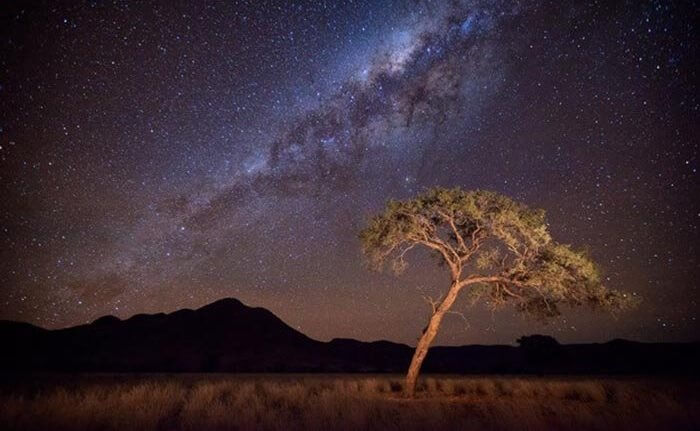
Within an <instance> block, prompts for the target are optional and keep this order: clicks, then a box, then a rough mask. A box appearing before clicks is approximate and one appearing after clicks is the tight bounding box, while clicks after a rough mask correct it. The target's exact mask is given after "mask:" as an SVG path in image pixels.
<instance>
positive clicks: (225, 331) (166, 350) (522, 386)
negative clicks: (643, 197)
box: [0, 298, 700, 430]
mask: <svg viewBox="0 0 700 431" xmlns="http://www.w3.org/2000/svg"><path fill="white" fill-rule="evenodd" d="M0 340H2V342H3V344H4V345H6V346H12V348H11V349H9V350H6V351H5V352H4V353H3V356H2V363H0V366H1V367H2V370H3V372H4V374H3V376H2V379H3V380H2V385H1V386H0V401H1V403H0V405H1V407H0V421H2V423H4V424H7V425H9V426H5V427H3V429H7V430H15V429H17V430H45V429H53V430H120V429H141V430H201V429H207V430H209V429H212V430H232V429H240V430H246V429H261V430H276V429H285V430H325V429H329V428H332V429H339V430H355V429H368V430H369V429H371V430H374V429H390V430H391V429H394V430H414V429H415V430H418V429H435V430H443V429H444V430H453V429H469V430H504V429H560V430H579V429H591V430H598V429H600V430H604V429H621V430H624V429H630V430H654V429H676V430H691V429H697V427H698V426H699V425H700V379H698V374H697V364H698V363H700V344H699V343H675V344H674V343H638V342H632V341H625V340H613V341H610V342H607V343H601V344H571V345H561V344H559V343H557V342H556V340H555V339H554V338H552V337H548V336H543V335H532V336H526V337H522V338H521V339H520V340H519V343H520V344H519V346H517V347H515V346H510V345H500V346H499V345H491V346H460V347H433V348H432V349H431V350H430V353H429V355H428V358H427V360H426V362H425V364H424V372H425V374H424V377H422V378H421V380H420V381H419V385H418V388H417V395H416V397H414V398H412V399H407V398H405V397H404V396H403V393H402V391H403V388H404V384H405V382H404V377H403V375H401V374H402V373H403V372H405V370H406V368H407V367H408V364H409V362H410V359H411V355H412V353H413V350H414V349H413V348H411V347H409V346H407V345H404V344H398V343H392V342H388V341H377V342H371V343H370V342H362V341H357V340H351V339H334V340H331V341H330V342H320V341H316V340H313V339H311V338H309V337H307V336H305V335H304V334H302V333H300V332H298V331H295V330H294V329H292V328H291V327H289V326H288V325H286V324H285V323H284V322H283V321H282V320H280V319H278V318H277V317H276V316H275V315H274V314H272V313H271V312H269V311H268V310H265V309H264V308H251V307H248V306H246V305H244V304H242V303H241V302H239V301H238V300H236V299H231V298H230V299H223V300H220V301H217V302H215V303H212V304H209V305H207V306H205V307H202V308H200V309H197V310H179V311H176V312H174V313H170V314H156V315H136V316H133V317H131V318H129V319H126V320H120V319H118V318H116V317H114V316H106V317H102V318H100V319H97V320H96V321H95V322H93V323H91V324H89V325H82V326H77V327H73V328H66V329H61V330H53V331H48V330H45V329H41V328H38V327H35V326H32V325H29V324H25V323H19V322H8V321H3V322H2V323H1V324H0ZM300 373H301V374H300Z"/></svg>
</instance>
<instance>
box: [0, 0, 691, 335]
mask: <svg viewBox="0 0 700 431" xmlns="http://www.w3.org/2000/svg"><path fill="white" fill-rule="evenodd" d="M156 3H157V4H156ZM4 8H5V10H3V11H2V14H1V18H2V25H1V26H0V27H2V30H0V32H1V33H0V34H1V36H2V39H1V40H2V48H1V49H2V50H1V51H0V53H1V56H0V61H1V65H2V70H1V73H0V98H1V99H2V106H1V107H0V109H1V110H0V146H1V147H2V148H1V149H0V168H1V170H0V181H1V184H2V189H1V190H2V196H3V197H2V207H1V210H2V211H1V212H0V224H1V227H2V232H0V233H1V234H2V250H1V251H0V253H1V257H2V262H1V263H0V282H1V283H2V285H1V286H2V287H1V289H2V290H1V291H0V295H1V296H0V301H1V302H0V317H2V318H6V319H17V320H24V321H29V322H32V323H35V324H38V325H41V326H45V327H51V328H55V327H63V326H67V325H74V324H80V323H85V322H89V321H91V320H93V319H95V318H97V317H99V316H101V315H104V314H114V315H117V316H119V317H122V318H124V317H128V316H130V315H132V314H135V313H142V312H160V311H172V310H175V309H177V308H182V307H189V308H194V307H198V306H201V305H203V304H205V303H208V302H210V301H213V300H215V299H218V298H221V297H228V296H233V297H237V298H239V299H241V300H242V301H244V302H246V303H248V304H249V305H255V306H263V307H266V308H269V309H270V310H272V311H273V312H274V313H276V314H277V315H279V316H280V317H282V318H283V319H284V320H285V321H287V322H288V323H289V324H290V325H292V326H294V327H296V328H298V329H299V330H301V331H303V332H305V333H306V334H308V335H310V336H312V337H315V338H319V339H330V338H333V337H355V338H360V339H365V340H369V339H380V338H384V339H391V340H395V341H401V342H407V343H413V342H414V341H415V338H416V336H417V335H418V334H419V333H420V329H421V328H422V327H423V324H424V320H425V318H426V316H427V312H428V307H427V305H426V304H425V303H424V301H423V300H422V296H423V295H424V294H433V295H434V294H437V293H438V292H439V290H440V288H441V287H443V285H444V284H445V278H446V275H444V274H442V271H441V269H440V268H438V267H436V266H435V265H434V262H432V261H430V260H426V259H425V256H423V255H421V254H416V255H415V256H414V260H413V263H414V265H413V266H412V267H411V269H410V270H409V271H408V272H407V273H405V274H404V275H402V276H401V277H400V278H395V277H392V276H389V275H386V274H376V273H372V272H370V271H369V270H368V269H367V268H366V267H365V266H364V265H363V260H362V256H361V255H360V250H359V243H358V240H357V233H358V231H359V230H360V229H361V228H362V226H363V223H364V222H365V221H366V220H367V217H368V216H370V215H371V214H373V213H374V212H376V211H378V210H379V209H380V208H381V206H382V204H383V202H385V201H386V199H388V198H405V197H409V196H412V195H414V194H415V193H417V192H419V191H421V190H423V189H424V188H425V187H430V186H434V185H444V186H461V187H464V188H485V189H491V190H496V191H499V192H501V193H505V194H507V195H510V196H513V197H514V198H516V199H519V200H522V201H524V202H526V203H528V204H530V205H532V206H537V207H542V208H544V209H546V210H547V212H548V217H549V221H550V225H551V230H552V232H553V233H554V235H555V236H556V237H557V239H559V240H561V241H563V242H567V243H572V244H574V245H577V246H580V247H586V248H587V249H588V250H589V251H590V253H591V255H592V256H593V257H594V258H595V259H596V260H597V261H598V262H599V263H600V264H601V266H602V268H603V271H604V273H605V276H606V279H607V280H606V282H607V284H608V285H610V286H611V287H615V288H619V289H621V290H626V291H628V292H630V293H632V294H634V295H638V296H641V297H642V298H643V302H642V305H641V306H640V307H639V308H638V309H637V310H635V311H633V312H631V313H628V314H626V315H624V316H619V317H618V318H617V319H615V318H614V317H612V316H608V315H603V314H593V313H590V312H588V311H586V310H577V311H572V312H569V313H567V314H566V315H565V317H564V318H563V319H561V320H559V321H556V322H553V323H552V324H550V325H548V326H544V327H543V326H540V325H539V324H538V323H536V322H529V321H525V320H523V319H522V318H520V317H519V316H513V315H512V313H511V312H510V311H508V310H506V311H504V312H497V313H495V314H493V313H492V312H490V311H488V310H487V309H485V308H480V307H475V308H470V309H466V304H465V310H464V311H465V317H466V321H465V320H463V319H461V318H458V317H455V318H454V319H452V320H451V321H449V322H447V323H446V326H445V330H444V333H443V334H442V335H441V338H440V339H439V340H438V341H439V342H441V343H445V344H463V343H499V342H505V343H510V342H512V341H513V340H514V339H515V338H516V337H518V336H520V335H522V334H527V333H533V332H541V333H548V334H552V335H554V336H556V337H557V338H559V339H561V340H563V341H600V340H607V339H610V338H615V337H626V338H633V339H639V340H689V339H695V337H696V334H697V331H698V329H699V327H700V325H699V324H698V322H697V317H698V302H697V301H698V286H697V282H698V275H699V271H698V267H699V262H698V259H697V254H698V243H699V241H698V239H699V238H698V221H699V220H700V204H699V203H698V200H697V198H696V197H695V195H694V194H696V193H697V192H696V190H697V189H698V180H697V170H696V168H697V155H698V143H697V138H698V124H699V121H698V120H699V118H698V110H699V105H698V97H697V96H698V92H697V79H696V74H697V72H696V70H697V66H698V65H697V60H696V59H697V58H698V55H697V54H698V52H697V43H696V39H697V38H696V35H695V33H696V24H695V23H694V22H693V20H692V16H694V15H697V5H694V4H692V3H688V4H680V2H679V3H678V4H674V3H665V2H590V3H586V4H583V3H581V2H558V1H557V2H555V1H553V2H523V3H517V2H506V1H503V2H487V1H483V2H480V1H457V0H455V1H451V2H447V1H446V2H430V1H423V2H419V1H411V2H398V1H394V2H379V1H376V2H371V1H356V2H337V3H333V2H308V3H305V2H297V3H291V2H289V3H287V2H281V1H280V2H276V1H271V2H266V1H255V2H230V3H226V4H214V3H210V4H205V3H204V2H202V3H201V4H197V5H190V6H187V7H183V6H177V7H176V6H174V5H172V4H171V2H167V1H163V2H154V4H151V5H145V4H137V3H130V2H118V1H117V2H113V3H109V4H107V3H104V4H103V3H102V2H87V3H83V2H74V3H73V2H67V3H64V4H63V5H57V4H54V3H53V2H46V3H45V4H43V5H36V4H33V5H31V6H29V5H27V6H22V5H13V6H4Z"/></svg>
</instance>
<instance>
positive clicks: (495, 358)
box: [0, 298, 700, 377]
mask: <svg viewBox="0 0 700 431" xmlns="http://www.w3.org/2000/svg"><path fill="white" fill-rule="evenodd" d="M0 339H1V340H2V342H3V345H5V346H12V347H11V348H10V349H7V350H5V352H4V353H3V354H2V358H1V361H2V362H0V367H2V369H3V370H13V371H17V372H37V371H41V372H47V371H50V372H139V373H144V372H185V373H192V372H236V373H270V372H272V373H276V372H293V373H299V372H303V373H402V372H405V370H406V369H407V368H408V364H409V362H410V360H411V355H412V354H413V350H414V348H412V347H409V346H407V345H405V344H398V343H392V342H390V341H375V342H362V341H357V340H352V339H333V340H331V341H330V342H321V341H317V340H313V339H311V338H309V337H307V336H306V335H304V334H302V333H300V332H298V331H296V330H294V329H293V328H291V327H290V326H288V325H287V324H285V323H284V322H283V321H282V320H280V319H279V318H277V317H276V316H275V315H274V314H272V313H271V312H270V311H268V310H266V309H264V308H252V307H248V306H246V305H244V304H242V303H241V302H240V301H238V300H236V299H233V298H229V299H222V300H219V301H216V302H214V303H212V304H209V305H207V306H204V307H202V308H200V309H197V310H189V309H184V310H178V311H176V312H173V313H170V314H162V313H161V314H155V315H146V314H140V315H136V316H132V317H130V318H128V319H126V320H120V319H118V318H116V317H114V316H105V317H101V318H99V319H97V320H95V321H94V322H93V323H91V324H89V325H81V326H76V327H72V328H66V329H60V330H51V331H49V330H45V329H42V328H38V327H36V326H33V325H30V324H27V323H19V322H8V321H3V322H0ZM514 341H515V340H514ZM698 363H700V343H640V342H633V341H627V340H611V341H609V342H607V343H596V344H568V345H561V344H559V343H558V342H557V341H556V340H555V339H554V338H552V337H547V336H537V335H535V336H526V337H522V339H521V343H520V345H519V346H518V347H515V346H514V345H484V346H460V347H440V346H436V347H433V348H431V350H430V353H429V355H428V358H427V359H426V362H425V364H424V368H423V369H424V370H425V371H426V372H430V373H448V374H449V373H458V374H482V373H486V374H551V375H561V374H572V375H577V374H579V375H590V374H609V375H610V374H612V375H640V374H651V375H678V376H683V375H685V376H691V377H692V376H696V375H697V373H698V367H697V364H698Z"/></svg>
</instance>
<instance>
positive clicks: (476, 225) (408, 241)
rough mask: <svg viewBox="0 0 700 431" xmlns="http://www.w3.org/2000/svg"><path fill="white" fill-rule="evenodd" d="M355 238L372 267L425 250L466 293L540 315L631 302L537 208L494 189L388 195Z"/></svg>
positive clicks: (397, 266) (399, 263) (399, 266)
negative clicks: (557, 235)
mask: <svg viewBox="0 0 700 431" xmlns="http://www.w3.org/2000/svg"><path fill="white" fill-rule="evenodd" d="M360 239H361V241H362V246H363V251H364V253H365V255H366V256H367V258H368V260H369V263H370V264H371V266H372V267H373V268H375V269H381V268H382V267H383V266H384V265H385V264H387V263H388V264H389V266H390V267H391V268H392V269H393V270H394V271H395V272H397V273H399V272H401V271H402V270H403V269H404V268H405V267H406V265H407V263H406V261H405V255H406V254H407V252H408V251H409V250H411V249H413V248H414V247H416V246H422V247H426V248H428V249H430V250H432V251H433V252H435V254H436V256H438V258H439V259H440V261H441V262H442V263H445V264H446V265H447V266H448V267H449V268H450V271H451V274H452V278H453V283H455V284H457V285H459V287H460V288H461V287H466V286H469V287H470V289H469V290H470V291H471V292H470V297H471V298H472V299H473V300H478V299H483V300H486V302H487V303H488V304H489V305H490V306H492V307H500V306H501V305H504V304H506V303H514V305H515V306H516V309H517V310H519V311H522V312H524V313H527V314H531V315H534V316H537V317H541V318H547V317H552V316H556V315H558V314H559V306H560V305H566V306H577V305H589V306H592V307H596V308H606V309H611V310H617V309H620V308H623V307H625V306H627V305H630V304H631V302H630V300H629V298H628V297H627V296H626V295H624V294H621V293H620V292H617V291H614V290H610V289H607V288H605V287H604V286H603V284H602V282H601V275H600V271H599V269H598V268H597V266H596V265H595V263H594V262H593V261H592V260H591V259H590V258H589V257H588V256H587V255H586V254H585V253H583V252H580V251H576V250H574V249H573V248H571V247H570V246H568V245H564V244H559V243H557V242H555V241H554V240H553V239H552V238H551V236H550V234H549V230H548V227H547V223H546V221H545V213H544V211H543V210H539V209H530V208H528V207H527V206H526V205H524V204H521V203H518V202H515V201H513V200H512V199H510V198H508V197H506V196H503V195H500V194H498V193H495V192H490V191H484V190H475V191H465V190H462V189H459V188H454V189H444V188H433V189H430V190H427V191H426V192H424V193H422V194H420V195H418V196H417V197H415V198H413V199H409V200H404V201H396V200H391V201H389V202H388V204H387V206H386V208H385V210H384V211H383V212H382V213H381V214H379V215H377V216H375V217H373V218H372V219H371V220H370V222H369V224H368V226H367V227H366V228H365V229H363V230H362V231H361V233H360ZM464 272H468V273H469V274H470V275H469V276H467V277H465V276H463V273H464ZM472 282H473V283H472Z"/></svg>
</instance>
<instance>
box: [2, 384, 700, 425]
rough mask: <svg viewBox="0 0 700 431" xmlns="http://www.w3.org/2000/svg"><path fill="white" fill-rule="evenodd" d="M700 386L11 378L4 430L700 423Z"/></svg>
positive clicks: (4, 387) (4, 396) (6, 387)
mask: <svg viewBox="0 0 700 431" xmlns="http://www.w3.org/2000/svg"><path fill="white" fill-rule="evenodd" d="M699 383H700V381H699V380H697V379H684V378H645V377H536V376H437V375H429V376H425V377H423V378H422V379H421V380H420V382H419V388H418V394H417V396H416V397H415V398H413V399H406V398H404V397H403V396H402V388H403V377H402V376H399V375H273V374H265V375H254V374H251V375H235V374H140V375H139V374H123V375H120V374H90V375H28V376H4V377H3V378H2V385H0V428H1V429H3V430H7V431H10V430H42V431H44V430H103V431H106V430H290V431H292V430H306V431H309V430H510V429H518V430H694V429H695V430H697V429H700V390H699V389H700V384H699Z"/></svg>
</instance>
